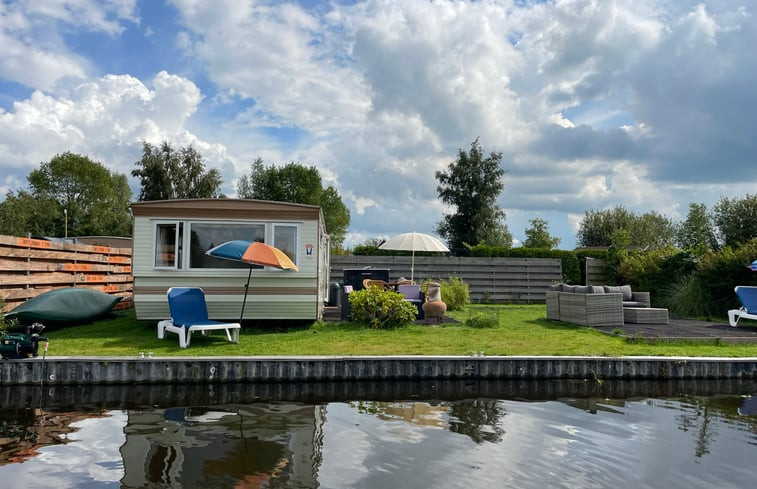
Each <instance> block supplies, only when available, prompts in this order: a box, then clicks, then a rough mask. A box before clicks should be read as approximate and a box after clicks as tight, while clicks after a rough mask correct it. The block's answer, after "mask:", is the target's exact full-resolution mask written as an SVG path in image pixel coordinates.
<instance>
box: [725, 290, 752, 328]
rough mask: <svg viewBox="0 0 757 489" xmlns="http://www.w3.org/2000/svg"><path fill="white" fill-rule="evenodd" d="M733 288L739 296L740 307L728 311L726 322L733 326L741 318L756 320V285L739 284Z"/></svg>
mask: <svg viewBox="0 0 757 489" xmlns="http://www.w3.org/2000/svg"><path fill="white" fill-rule="evenodd" d="M733 290H734V291H735V292H736V295H737V296H739V300H740V301H741V308H740V309H731V310H730V311H728V324H730V325H731V326H733V327H734V328H735V327H736V326H738V325H739V320H740V319H742V318H745V319H754V320H757V287H749V286H744V285H739V286H738V287H736V288H734V289H733Z"/></svg>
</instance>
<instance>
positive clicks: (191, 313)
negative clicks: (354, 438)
mask: <svg viewBox="0 0 757 489" xmlns="http://www.w3.org/2000/svg"><path fill="white" fill-rule="evenodd" d="M166 295H167V296H168V308H169V309H170V311H171V319H166V320H164V321H160V322H159V323H158V338H159V339H163V338H164V336H165V333H166V331H171V332H173V333H177V334H178V335H179V346H180V347H181V348H186V347H188V346H189V341H190V340H191V338H192V333H194V332H195V331H200V332H201V333H202V334H204V335H206V334H208V332H209V331H213V330H219V329H223V330H225V331H226V338H227V339H228V340H229V341H230V342H231V343H239V330H240V329H241V325H240V324H239V323H223V322H220V321H213V320H211V319H208V308H207V305H206V303H205V293H204V292H203V291H202V289H201V288H199V287H171V288H170V289H168V293H167V294H166Z"/></svg>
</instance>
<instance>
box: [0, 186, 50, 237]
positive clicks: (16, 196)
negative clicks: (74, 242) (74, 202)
mask: <svg viewBox="0 0 757 489" xmlns="http://www.w3.org/2000/svg"><path fill="white" fill-rule="evenodd" d="M62 218H63V216H62V213H61V210H60V209H59V207H58V205H57V203H56V202H55V201H54V200H53V199H52V198H35V197H34V196H33V195H32V194H30V193H29V192H28V191H26V190H18V191H17V192H16V193H13V192H8V193H7V194H5V200H4V201H3V202H2V203H0V234H6V235H9V236H26V234H27V233H31V234H32V235H33V236H63V234H62V233H58V232H57V230H56V224H57V223H58V222H59V221H60V220H61V219H62Z"/></svg>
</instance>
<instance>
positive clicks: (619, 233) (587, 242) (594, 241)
mask: <svg viewBox="0 0 757 489" xmlns="http://www.w3.org/2000/svg"><path fill="white" fill-rule="evenodd" d="M674 231H675V227H674V225H673V222H672V221H671V220H670V219H668V218H666V217H664V216H662V215H660V214H658V213H656V212H647V213H645V214H642V215H641V216H637V215H636V214H634V213H633V212H630V211H628V210H627V209H626V208H625V207H623V206H622V205H619V206H616V207H615V208H614V209H606V210H591V211H586V212H585V213H584V218H583V220H582V221H581V225H580V227H579V229H578V245H579V246H584V247H590V246H611V245H615V246H617V245H618V243H620V242H627V243H628V244H629V245H633V246H638V247H643V248H647V247H648V248H660V247H663V246H668V245H670V244H672V242H673V235H674Z"/></svg>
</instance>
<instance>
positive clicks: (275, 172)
mask: <svg viewBox="0 0 757 489" xmlns="http://www.w3.org/2000/svg"><path fill="white" fill-rule="evenodd" d="M237 196H238V197H239V198H242V199H261V200H273V201H278V202H292V203H296V204H310V205H318V206H320V207H321V210H322V211H323V219H324V221H325V225H326V232H327V233H328V234H329V237H330V238H331V248H332V249H339V248H341V246H342V243H343V242H344V238H345V237H346V235H347V228H348V227H349V225H350V211H349V209H347V206H346V205H344V202H342V198H341V196H340V195H339V192H337V190H336V189H335V188H334V187H332V186H328V187H326V188H323V182H322V180H321V174H320V172H319V171H318V169H317V168H316V167H314V166H311V167H306V166H304V165H301V164H300V163H294V162H292V163H289V164H287V165H285V166H282V167H276V166H273V165H271V166H269V167H266V166H264V165H263V160H262V159H261V158H257V159H255V161H254V162H253V163H252V165H251V166H250V174H249V175H244V176H242V177H241V178H240V179H239V181H238V182H237Z"/></svg>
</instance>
